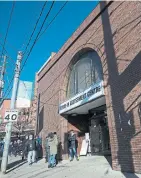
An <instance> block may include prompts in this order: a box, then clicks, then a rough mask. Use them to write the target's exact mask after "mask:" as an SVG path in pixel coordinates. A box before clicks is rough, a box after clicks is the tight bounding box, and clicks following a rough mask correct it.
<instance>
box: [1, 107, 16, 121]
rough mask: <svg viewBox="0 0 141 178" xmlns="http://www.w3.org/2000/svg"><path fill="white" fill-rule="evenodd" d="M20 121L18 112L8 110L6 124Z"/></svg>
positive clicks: (5, 118)
mask: <svg viewBox="0 0 141 178" xmlns="http://www.w3.org/2000/svg"><path fill="white" fill-rule="evenodd" d="M17 119H18V110H15V109H14V110H6V111H5V117H4V122H17Z"/></svg>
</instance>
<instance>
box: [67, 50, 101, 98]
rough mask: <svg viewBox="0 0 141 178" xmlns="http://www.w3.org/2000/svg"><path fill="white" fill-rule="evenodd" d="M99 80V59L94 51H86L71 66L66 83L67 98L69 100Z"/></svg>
mask: <svg viewBox="0 0 141 178" xmlns="http://www.w3.org/2000/svg"><path fill="white" fill-rule="evenodd" d="M101 80H102V66H101V61H100V58H99V56H98V54H97V53H96V52H95V51H87V52H85V53H83V54H82V55H81V56H80V57H79V58H78V60H77V62H76V63H75V64H74V65H73V66H72V70H71V72H70V77H69V82H68V89H67V97H68V98H71V97H73V96H74V95H76V94H78V93H80V92H83V91H85V90H86V89H87V88H89V87H90V86H91V85H93V84H94V83H97V82H99V81H101Z"/></svg>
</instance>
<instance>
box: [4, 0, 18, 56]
mask: <svg viewBox="0 0 141 178" xmlns="http://www.w3.org/2000/svg"><path fill="white" fill-rule="evenodd" d="M14 7H15V1H13V5H12V9H11V13H10V18H9V22H8V26H7V30H6V35H5V38H4V43H3V47H2V52H1V56H2V55H3V51H4V47H5V43H6V39H7V36H8V31H9V28H10V24H11V20H12V15H13V11H14Z"/></svg>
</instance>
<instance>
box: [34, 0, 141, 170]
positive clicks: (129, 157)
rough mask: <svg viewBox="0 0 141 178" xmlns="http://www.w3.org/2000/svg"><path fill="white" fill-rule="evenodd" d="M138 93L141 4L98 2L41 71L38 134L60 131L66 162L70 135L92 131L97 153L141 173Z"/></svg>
mask: <svg viewBox="0 0 141 178" xmlns="http://www.w3.org/2000/svg"><path fill="white" fill-rule="evenodd" d="M83 79H84V81H83ZM81 80H82V81H81ZM140 93H141V3H140V2H116V1H115V2H100V3H99V5H98V6H97V7H96V8H95V9H94V10H93V11H92V13H91V14H90V15H89V16H88V17H87V18H86V19H85V20H84V22H83V23H82V24H81V26H80V27H79V28H78V29H77V30H76V31H75V32H74V34H73V35H72V36H71V38H70V39H68V41H67V42H66V43H65V44H64V46H63V47H62V48H61V49H60V51H59V52H58V53H57V54H55V55H54V56H53V57H52V58H51V59H50V60H49V62H48V63H46V65H44V67H43V68H42V70H40V72H39V73H38V99H39V100H38V111H39V115H38V117H37V123H38V125H37V131H38V132H40V133H42V136H43V139H45V137H46V135H47V133H48V132H50V131H57V133H58V135H59V136H60V141H61V144H62V154H63V157H64V158H65V156H66V157H67V133H68V131H69V130H70V129H72V128H73V129H74V130H75V131H77V132H78V137H79V142H80V143H81V140H82V138H83V136H84V134H85V133H86V132H90V136H91V140H92V141H93V143H94V144H91V147H92V152H93V153H94V154H95V153H99V152H100V149H102V151H103V150H106V149H110V148H111V155H112V167H113V169H114V170H122V171H129V172H138V173H141V161H140V158H141V151H140V150H141V110H140V109H141V94H140ZM94 128H95V129H94ZM106 129H107V131H106ZM99 132H100V133H101V135H98V134H99ZM108 132H109V136H110V142H109V143H108ZM105 135H106V136H107V138H106V137H105ZM98 137H99V138H100V139H101V140H102V144H100V143H101V140H98ZM96 138H97V139H96ZM95 143H96V144H95ZM108 144H110V148H109V146H107V148H106V145H108ZM99 145H102V146H101V147H100V146H99Z"/></svg>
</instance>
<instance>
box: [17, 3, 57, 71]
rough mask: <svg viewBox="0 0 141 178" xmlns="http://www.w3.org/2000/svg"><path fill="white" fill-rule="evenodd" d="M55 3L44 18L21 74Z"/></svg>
mask: <svg viewBox="0 0 141 178" xmlns="http://www.w3.org/2000/svg"><path fill="white" fill-rule="evenodd" d="M54 3H55V1H53V2H52V4H51V6H50V9H49V11H48V13H47V14H46V16H45V18H44V21H43V23H42V25H41V27H40V30H39V32H38V34H37V36H36V38H35V40H34V42H33V44H32V46H31V48H30V51H29V53H28V55H27V57H26V59H25V61H24V63H23V65H22V67H21V71H20V73H21V72H22V70H23V68H24V66H25V65H26V62H27V60H28V58H29V56H30V54H31V52H32V50H33V48H34V46H35V44H36V42H37V39H38V37H39V35H40V33H41V30H42V29H43V27H44V24H45V22H46V20H47V18H48V16H49V14H50V12H51V10H52V8H53V5H54Z"/></svg>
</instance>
